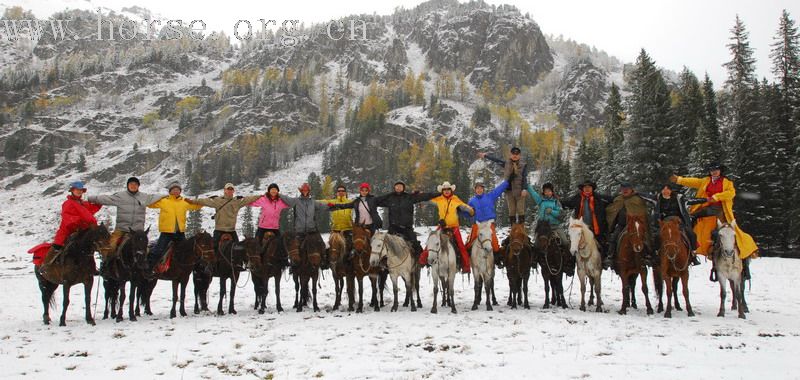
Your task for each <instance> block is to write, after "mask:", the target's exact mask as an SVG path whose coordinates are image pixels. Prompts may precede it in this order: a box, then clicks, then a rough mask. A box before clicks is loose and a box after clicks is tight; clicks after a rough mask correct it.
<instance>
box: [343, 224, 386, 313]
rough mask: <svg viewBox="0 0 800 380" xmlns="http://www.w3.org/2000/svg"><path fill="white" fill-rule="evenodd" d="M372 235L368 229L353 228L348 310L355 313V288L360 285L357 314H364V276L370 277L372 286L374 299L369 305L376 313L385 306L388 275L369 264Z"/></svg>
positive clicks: (358, 226)
mask: <svg viewBox="0 0 800 380" xmlns="http://www.w3.org/2000/svg"><path fill="white" fill-rule="evenodd" d="M371 235H372V232H371V231H370V230H369V229H368V228H366V227H364V226H361V225H355V226H353V252H354V255H353V256H351V257H350V259H349V260H348V261H349V263H350V266H351V267H352V270H351V271H350V272H348V273H347V301H348V308H347V310H348V311H353V306H354V304H355V286H356V284H358V307H356V308H355V312H356V313H362V312H364V276H369V281H370V284H371V285H372V299H371V300H370V304H369V305H370V306H371V307H374V308H375V311H378V310H380V307H382V306H383V305H384V303H383V289H384V288H385V286H386V278H387V276H388V273H387V272H386V271H385V270H383V269H381V268H377V267H372V266H371V265H370V264H369V256H370V248H371V247H370V238H371ZM356 280H357V281H356ZM379 294H380V297H379Z"/></svg>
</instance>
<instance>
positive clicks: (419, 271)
mask: <svg viewBox="0 0 800 380" xmlns="http://www.w3.org/2000/svg"><path fill="white" fill-rule="evenodd" d="M421 275H422V268H417V270H415V271H414V291H416V293H417V307H418V308H420V309H421V308H422V299H421V298H420V296H419V279H420V277H422V276H421ZM411 311H414V308H413V307H412V308H411Z"/></svg>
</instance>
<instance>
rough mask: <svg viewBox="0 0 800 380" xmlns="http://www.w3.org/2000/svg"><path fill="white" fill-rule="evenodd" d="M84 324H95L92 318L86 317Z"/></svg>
mask: <svg viewBox="0 0 800 380" xmlns="http://www.w3.org/2000/svg"><path fill="white" fill-rule="evenodd" d="M86 324H89V325H92V326H95V325H96V324H95V323H94V318H88V319H86Z"/></svg>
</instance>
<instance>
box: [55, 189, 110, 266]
mask: <svg viewBox="0 0 800 380" xmlns="http://www.w3.org/2000/svg"><path fill="white" fill-rule="evenodd" d="M85 192H86V187H85V186H84V185H83V182H81V181H76V182H73V183H70V184H69V195H67V200H66V201H64V203H62V204H61V224H60V225H59V226H58V231H56V237H55V238H54V239H53V248H54V249H57V250H58V249H61V248H63V247H64V243H65V242H66V241H67V238H68V237H69V235H71V234H72V233H73V232H75V231H78V230H81V229H85V228H88V227H90V226H96V225H97V219H95V217H94V214H95V213H97V211H100V208H101V207H103V206H101V205H98V204H94V203H91V202H89V201H86V200H83V199H82V197H83V194H84V193H85Z"/></svg>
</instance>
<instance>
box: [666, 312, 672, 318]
mask: <svg viewBox="0 0 800 380" xmlns="http://www.w3.org/2000/svg"><path fill="white" fill-rule="evenodd" d="M664 318H672V313H670V312H666V313H664Z"/></svg>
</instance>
